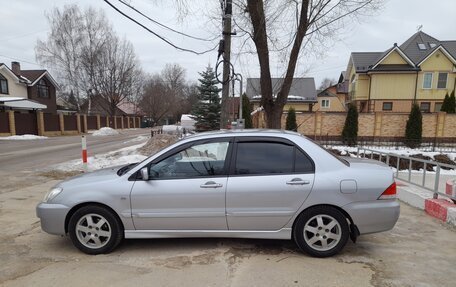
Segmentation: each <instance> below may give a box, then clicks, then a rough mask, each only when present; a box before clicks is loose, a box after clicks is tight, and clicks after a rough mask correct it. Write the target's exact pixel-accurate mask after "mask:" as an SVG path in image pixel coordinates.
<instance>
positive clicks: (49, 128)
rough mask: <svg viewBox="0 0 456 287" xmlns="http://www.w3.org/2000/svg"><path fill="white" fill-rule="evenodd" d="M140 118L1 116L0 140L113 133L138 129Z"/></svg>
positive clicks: (46, 114) (30, 114) (20, 114)
mask: <svg viewBox="0 0 456 287" xmlns="http://www.w3.org/2000/svg"><path fill="white" fill-rule="evenodd" d="M140 123H141V118H140V117H129V116H116V117H109V116H100V115H90V116H87V115H81V114H74V115H63V114H50V113H43V112H41V111H38V112H30V113H20V112H14V111H6V112H0V136H12V135H24V134H34V135H40V136H58V135H73V134H80V133H87V132H88V131H89V130H97V129H100V128H102V127H107V126H109V127H112V128H114V129H130V128H139V127H140Z"/></svg>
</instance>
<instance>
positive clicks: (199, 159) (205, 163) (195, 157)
mask: <svg viewBox="0 0 456 287" xmlns="http://www.w3.org/2000/svg"><path fill="white" fill-rule="evenodd" d="M228 146H229V142H228V141H226V142H212V143H204V144H197V145H194V146H191V147H189V148H186V149H184V150H182V151H180V152H178V153H176V154H173V155H171V156H169V157H167V158H165V159H163V160H161V161H160V162H158V163H156V164H154V165H152V166H151V167H150V175H151V177H152V178H153V179H171V178H192V177H206V176H216V175H223V174H224V167H225V159H226V155H227V152H228Z"/></svg>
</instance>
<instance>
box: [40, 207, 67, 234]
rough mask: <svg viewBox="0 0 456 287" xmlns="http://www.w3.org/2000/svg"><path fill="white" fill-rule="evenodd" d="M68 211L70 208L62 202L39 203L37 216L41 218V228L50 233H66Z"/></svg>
mask: <svg viewBox="0 0 456 287" xmlns="http://www.w3.org/2000/svg"><path fill="white" fill-rule="evenodd" d="M68 211H70V208H69V207H68V206H65V205H62V204H49V203H44V202H42V203H40V204H38V206H37V207H36V216H38V217H39V218H40V220H41V229H42V230H43V231H45V232H47V233H50V234H56V235H65V218H66V216H67V214H68Z"/></svg>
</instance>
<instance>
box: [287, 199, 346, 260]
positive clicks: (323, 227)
mask: <svg viewBox="0 0 456 287" xmlns="http://www.w3.org/2000/svg"><path fill="white" fill-rule="evenodd" d="M293 237H294V240H295V242H296V244H297V245H298V247H299V248H300V249H301V250H302V251H303V252H306V253H307V254H309V255H311V256H314V257H330V256H333V255H335V254H337V253H339V252H340V251H341V250H342V248H344V246H345V244H347V241H348V237H349V227H348V223H347V219H346V218H345V216H344V214H342V212H340V211H339V210H337V209H336V208H334V207H331V206H316V207H312V208H309V209H307V210H305V211H304V212H303V213H302V214H301V215H300V216H299V217H298V219H297V220H296V223H295V226H294V229H293Z"/></svg>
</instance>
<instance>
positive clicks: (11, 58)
mask: <svg viewBox="0 0 456 287" xmlns="http://www.w3.org/2000/svg"><path fill="white" fill-rule="evenodd" d="M0 57H4V58H7V59H10V60H14V61H21V62H24V63H27V64H32V65H35V66H38V67H42V66H41V65H40V64H37V63H34V62H30V61H27V60H24V59H19V58H15V57H9V56H5V55H1V54H0Z"/></svg>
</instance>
